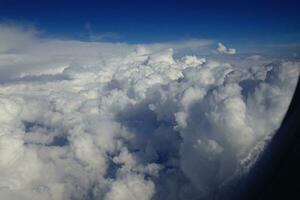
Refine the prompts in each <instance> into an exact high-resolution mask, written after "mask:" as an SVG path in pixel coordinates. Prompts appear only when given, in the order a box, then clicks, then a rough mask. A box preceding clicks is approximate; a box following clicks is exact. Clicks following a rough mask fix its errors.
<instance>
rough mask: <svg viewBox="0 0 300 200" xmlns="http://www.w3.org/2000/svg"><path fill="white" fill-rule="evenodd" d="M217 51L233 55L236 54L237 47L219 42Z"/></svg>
mask: <svg viewBox="0 0 300 200" xmlns="http://www.w3.org/2000/svg"><path fill="white" fill-rule="evenodd" d="M217 52H218V53H220V54H228V55H232V54H236V49H233V48H227V47H226V46H225V45H223V44H222V43H220V42H219V43H218V48H217Z"/></svg>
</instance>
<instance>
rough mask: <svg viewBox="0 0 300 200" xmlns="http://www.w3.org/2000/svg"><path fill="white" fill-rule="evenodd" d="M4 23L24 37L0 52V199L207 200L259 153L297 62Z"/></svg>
mask: <svg viewBox="0 0 300 200" xmlns="http://www.w3.org/2000/svg"><path fill="white" fill-rule="evenodd" d="M0 30H1V29H0ZM7 30H9V32H6V33H5V31H4V32H1V34H2V36H1V37H2V38H8V36H6V34H8V33H9V34H10V32H12V33H13V34H11V36H13V35H15V36H14V37H20V38H21V39H20V40H23V39H24V38H22V37H26V38H25V39H24V41H25V40H27V39H28V38H31V39H30V40H28V41H29V42H30V44H29V43H28V44H26V45H25V46H26V47H25V46H22V45H21V46H18V45H17V44H13V43H10V42H9V41H13V39H11V40H8V43H7V45H6V47H5V48H2V50H1V53H0V72H1V75H2V76H1V77H0V80H1V81H2V84H1V85H0V176H1V177H2V178H1V180H0V198H1V199H28V200H29V199H30V200H32V199H46V200H48V199H49V200H50V199H52V200H65V199H91V200H92V199H107V200H126V199H200V198H202V199H205V198H208V199H209V197H210V195H211V194H212V193H214V192H215V191H216V190H217V189H218V188H221V187H223V186H224V185H226V183H227V182H228V181H229V180H232V179H234V178H235V177H236V176H238V175H239V173H242V172H243V173H246V170H245V169H246V168H247V169H248V167H249V163H253V162H254V161H255V157H256V156H257V154H259V153H260V152H261V151H262V150H263V144H264V143H265V141H266V138H270V137H271V136H272V134H273V133H274V132H275V131H276V129H277V128H278V126H279V125H280V122H281V120H282V118H283V115H284V113H285V112H286V110H287V107H288V105H289V102H290V100H291V97H292V94H293V91H294V88H295V85H296V82H297V80H298V75H299V66H300V62H299V61H297V60H293V61H286V60H279V59H276V58H268V59H267V58H264V57H262V56H260V57H257V56H255V55H253V56H250V57H249V56H248V57H246V58H244V57H241V56H238V55H233V56H231V58H230V59H228V58H227V57H220V58H219V57H209V56H208V57H206V58H201V57H197V56H190V55H186V56H181V57H179V58H175V56H174V51H176V49H180V48H183V47H184V48H185V47H187V46H192V47H193V45H196V46H199V45H200V46H201V45H203V43H202V42H199V43H197V42H195V43H196V44H194V43H191V44H190V43H189V42H187V43H185V44H183V43H180V44H176V45H175V43H174V44H171V43H169V44H152V45H128V44H114V43H101V42H97V43H95V42H93V43H90V42H79V41H62V40H53V39H45V40H44V39H40V38H39V37H38V36H36V33H29V32H28V33H27V32H26V31H25V33H26V34H28V35H26V34H25V35H23V36H22V34H19V33H20V32H22V31H23V30H20V29H18V28H13V29H12V28H8V29H7ZM7 30H6V31H7ZM15 32H16V33H15ZM20 44H22V43H20ZM12 47H13V48H12ZM222 48H223V47H222ZM18 49H19V50H20V49H22V51H16V50H18ZM223 49H224V48H223ZM8 50H9V51H8ZM223 51H225V52H227V53H228V52H231V51H232V50H229V49H227V48H226V47H225V50H223ZM11 61H13V62H11ZM9 63H11V65H8V64H9ZM23 66H24V67H23ZM2 72H3V74H2ZM46 77H47V78H46ZM258 146H259V148H258ZM257 149H258V150H257Z"/></svg>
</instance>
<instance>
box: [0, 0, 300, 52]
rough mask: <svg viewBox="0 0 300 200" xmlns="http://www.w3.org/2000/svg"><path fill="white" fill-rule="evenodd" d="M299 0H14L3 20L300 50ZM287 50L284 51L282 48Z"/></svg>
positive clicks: (78, 31) (109, 35)
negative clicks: (47, 0)
mask: <svg viewBox="0 0 300 200" xmlns="http://www.w3.org/2000/svg"><path fill="white" fill-rule="evenodd" d="M298 8H299V3H298V2H297V1H290V0H288V1H284V2H280V1H176V2H175V1H116V0H113V1H72V2H71V1H56V0H54V1H49V2H44V1H16V0H2V1H1V4H0V13H1V14H0V19H1V21H4V22H7V21H8V22H12V23H19V24H27V25H28V24H30V25H32V26H34V27H37V28H38V30H39V31H41V32H42V33H43V34H44V36H47V37H49V36H51V37H59V38H69V39H70V38H71V39H79V40H92V41H95V40H97V41H98V40H101V41H110V42H126V43H134V44H136V43H154V42H169V41H180V40H186V39H190V38H201V39H203V38H204V39H212V40H216V41H223V42H227V43H230V44H232V45H234V46H235V47H238V48H239V49H240V51H241V52H249V51H280V50H282V49H284V51H285V52H286V50H289V51H298V50H299V45H300V25H299V23H298V21H299V19H300V14H299V12H298ZM282 51H283V50H282Z"/></svg>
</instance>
